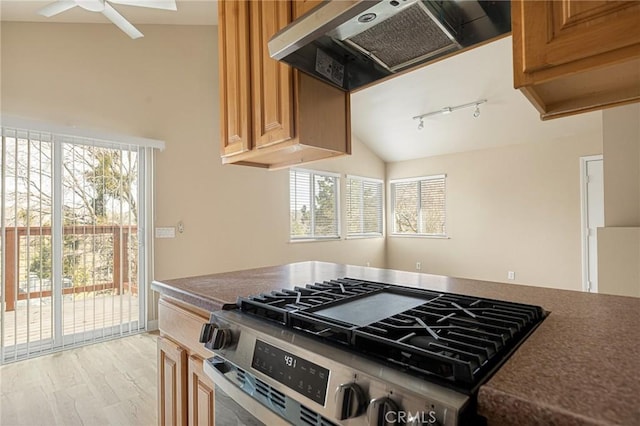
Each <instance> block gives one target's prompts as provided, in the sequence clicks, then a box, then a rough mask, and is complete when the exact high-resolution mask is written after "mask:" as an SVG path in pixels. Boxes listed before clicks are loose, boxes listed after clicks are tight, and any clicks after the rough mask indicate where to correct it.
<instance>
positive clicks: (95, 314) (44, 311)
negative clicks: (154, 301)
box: [0, 294, 139, 346]
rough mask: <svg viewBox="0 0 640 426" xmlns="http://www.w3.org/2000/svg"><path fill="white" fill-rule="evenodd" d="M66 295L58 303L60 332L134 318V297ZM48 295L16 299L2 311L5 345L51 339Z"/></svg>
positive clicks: (135, 309)
mask: <svg viewBox="0 0 640 426" xmlns="http://www.w3.org/2000/svg"><path fill="white" fill-rule="evenodd" d="M81 296H83V295H78V296H76V297H72V296H71V295H66V296H65V297H64V301H63V303H62V316H61V317H62V330H63V334H65V335H68V334H74V333H82V332H89V331H92V330H97V329H100V328H105V327H111V326H114V325H119V324H121V323H128V322H130V321H135V320H137V319H138V303H139V302H138V296H137V295H130V294H124V295H122V296H117V295H111V294H103V295H91V296H86V297H81ZM52 319H53V312H52V306H51V297H44V298H33V299H31V300H30V301H27V300H20V301H18V304H17V305H16V307H15V310H14V311H8V312H4V315H3V317H2V322H0V333H2V334H4V344H5V346H12V345H15V344H20V343H26V342H27V341H29V342H37V341H38V340H42V339H51V338H52V336H53V328H52Z"/></svg>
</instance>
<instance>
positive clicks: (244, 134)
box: [218, 1, 251, 155]
mask: <svg viewBox="0 0 640 426" xmlns="http://www.w3.org/2000/svg"><path fill="white" fill-rule="evenodd" d="M248 25H249V4H248V3H247V2H243V1H221V2H219V3H218V41H219V50H218V51H219V61H220V128H221V133H222V135H221V136H222V139H221V153H222V155H231V154H237V153H240V152H245V151H249V150H250V149H251V135H250V131H251V127H250V123H249V120H250V117H251V115H250V111H249V108H250V81H249V78H250V75H249V55H250V51H249V34H248V33H247V31H246V29H247V27H248Z"/></svg>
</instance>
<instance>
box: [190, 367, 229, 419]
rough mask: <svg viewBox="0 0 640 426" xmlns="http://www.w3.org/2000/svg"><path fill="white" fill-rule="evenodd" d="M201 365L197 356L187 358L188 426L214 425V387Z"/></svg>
mask: <svg viewBox="0 0 640 426" xmlns="http://www.w3.org/2000/svg"><path fill="white" fill-rule="evenodd" d="M202 363H203V361H202V358H200V357H198V356H195V355H192V356H190V357H189V380H188V382H189V383H188V386H189V426H213V425H214V402H215V393H214V385H213V382H212V381H211V379H209V377H208V376H207V375H206V374H204V371H203V369H202ZM221 426H223V425H221Z"/></svg>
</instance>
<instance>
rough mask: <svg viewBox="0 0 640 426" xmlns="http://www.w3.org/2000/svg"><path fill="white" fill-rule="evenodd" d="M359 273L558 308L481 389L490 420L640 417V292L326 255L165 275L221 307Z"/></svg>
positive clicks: (169, 288)
mask: <svg viewBox="0 0 640 426" xmlns="http://www.w3.org/2000/svg"><path fill="white" fill-rule="evenodd" d="M342 277H351V278H358V279H366V280H372V281H380V282H386V283H392V284H400V285H407V286H413V287H421V288H427V289H433V290H437V291H446V292H451V293H459V294H466V295H473V296H478V297H486V298H494V299H500V300H506V301H512V302H520V303H528V304H532V305H539V306H542V307H543V308H544V309H545V310H547V311H549V312H550V314H549V316H548V317H547V318H546V320H545V321H544V322H543V323H542V324H541V325H540V326H539V327H538V329H537V330H536V331H535V332H534V333H533V334H532V335H531V336H530V337H529V338H528V339H527V340H526V341H525V342H524V343H523V344H522V346H521V347H520V348H518V349H517V351H516V352H515V353H514V354H513V355H512V356H511V358H509V360H508V361H507V362H506V363H505V364H504V365H503V366H502V367H501V368H500V369H499V370H498V371H497V372H496V374H495V375H494V376H493V377H492V378H491V379H490V380H489V381H488V382H487V383H485V384H484V385H482V386H481V387H480V390H479V393H478V411H479V413H480V414H482V415H484V416H485V417H487V419H488V420H489V425H494V424H495V425H503V424H504V425H512V424H519V425H585V424H594V425H596V424H597V425H603V424H612V425H638V424H640V330H639V327H640V299H638V298H633V297H621V296H609V295H602V294H590V293H582V292H576V291H567V290H556V289H548V288H542V287H532V286H524V285H516V284H501V283H494V282H487V281H477V280H470V279H460V278H451V277H445V276H438V275H429V274H417V273H411V272H402V271H393V270H387V269H377V268H368V267H359V266H350V265H340V264H334V263H325V262H300V263H293V264H288V265H282V266H273V267H265V268H258V269H251V270H245V271H237V272H227V273H220V274H212V275H203V276H197V277H189V278H180V279H172V280H165V281H162V280H158V281H154V282H153V284H152V289H153V290H156V291H158V292H160V293H161V294H162V295H163V296H167V297H172V298H175V299H178V300H180V301H182V302H186V303H189V304H191V305H194V306H197V307H199V308H202V309H205V310H208V311H213V310H218V309H223V308H224V307H225V306H230V305H233V304H234V303H235V301H236V299H237V298H238V297H242V296H249V295H255V294H259V293H263V292H270V291H272V290H279V289H282V288H293V287H294V286H304V285H305V284H311V283H313V282H318V281H323V280H329V279H335V278H342Z"/></svg>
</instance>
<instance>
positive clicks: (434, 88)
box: [351, 37, 602, 161]
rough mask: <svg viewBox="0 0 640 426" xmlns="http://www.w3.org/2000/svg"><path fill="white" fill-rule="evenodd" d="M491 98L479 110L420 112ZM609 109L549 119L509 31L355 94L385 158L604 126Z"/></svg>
mask: <svg viewBox="0 0 640 426" xmlns="http://www.w3.org/2000/svg"><path fill="white" fill-rule="evenodd" d="M480 99H487V103H485V104H482V105H480V116H479V117H477V118H474V117H473V112H474V109H473V108H465V109H460V110H457V111H453V112H451V113H450V114H446V115H435V116H432V117H428V118H425V119H424V128H423V129H422V130H418V121H417V120H413V119H412V117H414V116H416V115H421V114H425V113H428V112H431V111H435V110H440V109H442V108H445V107H454V106H457V105H462V104H466V103H469V102H474V101H476V100H480ZM601 116H602V115H601V113H600V112H592V113H587V114H580V115H576V116H571V117H565V118H560V119H555V120H550V121H541V120H540V117H539V114H538V112H537V110H536V109H535V108H534V107H533V106H532V105H531V103H529V101H528V100H527V99H526V98H525V97H524V95H522V93H520V91H518V90H515V89H514V88H513V64H512V52H511V37H505V38H502V39H500V40H497V41H494V42H492V43H489V44H486V45H484V46H481V47H477V48H475V49H472V50H469V51H467V52H464V53H461V54H459V55H456V56H452V57H450V58H448V59H445V60H442V61H440V62H436V63H434V64H431V65H428V66H425V67H423V68H420V69H417V70H414V71H412V72H410V73H407V74H404V75H401V76H398V77H395V78H392V79H390V80H387V81H385V82H382V83H379V84H377V85H375V86H371V87H369V88H366V89H364V90H362V91H359V92H355V93H354V94H352V96H351V128H352V130H353V133H354V134H355V135H356V136H357V137H358V139H360V140H361V141H363V142H364V143H365V144H367V146H369V148H371V150H373V151H374V152H375V153H376V154H377V155H378V156H379V157H380V158H382V159H383V160H385V161H402V160H407V159H413V158H422V157H428V156H433V155H442V154H448V153H454V152H461V151H471V150H478V149H486V148H492V147H498V146H504V145H511V144H517V143H527V142H536V141H542V140H553V139H561V138H565V137H571V136H575V135H581V134H588V133H591V134H593V133H594V132H600V131H601Z"/></svg>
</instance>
